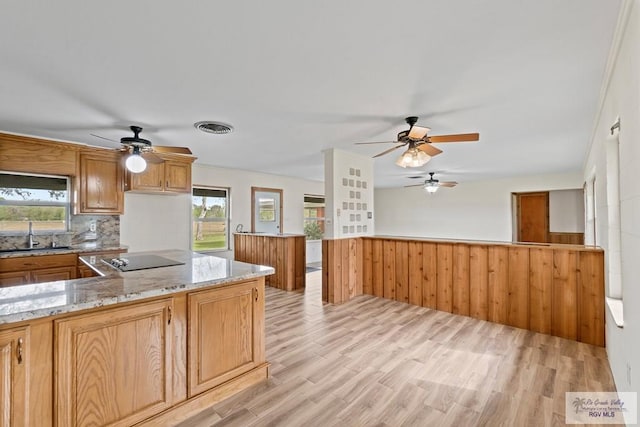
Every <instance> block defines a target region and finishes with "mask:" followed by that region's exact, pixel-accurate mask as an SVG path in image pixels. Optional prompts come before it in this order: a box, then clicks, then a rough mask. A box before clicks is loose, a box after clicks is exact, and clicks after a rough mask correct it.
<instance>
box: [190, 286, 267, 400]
mask: <svg viewBox="0 0 640 427" xmlns="http://www.w3.org/2000/svg"><path fill="white" fill-rule="evenodd" d="M263 319H264V285H263V284H262V283H261V282H259V281H249V282H246V283H243V284H238V285H235V286H233V287H226V288H221V289H211V290H207V291H202V292H196V293H192V294H189V331H188V343H189V344H188V346H189V347H188V348H189V351H188V355H189V363H188V366H189V368H188V375H189V397H192V396H194V395H196V394H198V393H201V392H204V391H206V390H209V389H211V388H213V387H215V386H217V385H220V384H222V383H224V382H225V381H228V380H230V379H232V378H235V377H237V376H239V375H241V374H243V373H245V372H248V371H250V370H251V369H253V368H255V367H256V366H258V365H260V364H263V363H265V350H264V340H263V337H264V320H263Z"/></svg>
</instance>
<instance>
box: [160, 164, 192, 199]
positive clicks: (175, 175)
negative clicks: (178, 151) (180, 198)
mask: <svg viewBox="0 0 640 427" xmlns="http://www.w3.org/2000/svg"><path fill="white" fill-rule="evenodd" d="M164 174H165V185H164V189H165V190H166V191H172V192H176V193H191V163H186V162H175V161H171V160H167V161H165V162H164Z"/></svg>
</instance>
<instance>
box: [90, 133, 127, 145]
mask: <svg viewBox="0 0 640 427" xmlns="http://www.w3.org/2000/svg"><path fill="white" fill-rule="evenodd" d="M89 135H91V136H95V137H96V138H100V139H105V140H107V141H111V142H115V143H117V144H120V141H116V140H114V139H111V138H105V137H104V136H100V135H96V134H94V133H90V134H89Z"/></svg>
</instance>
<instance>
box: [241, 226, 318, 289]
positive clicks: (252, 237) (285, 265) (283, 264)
mask: <svg viewBox="0 0 640 427" xmlns="http://www.w3.org/2000/svg"><path fill="white" fill-rule="evenodd" d="M305 239H306V237H305V235H304V234H282V235H275V234H254V233H235V234H234V235H233V256H234V259H235V260H236V261H243V262H248V263H250V264H259V265H268V266H269V267H273V268H274V269H275V270H276V272H275V274H272V275H271V276H266V284H267V285H268V286H271V287H273V288H278V289H282V290H285V291H296V290H299V289H304V287H305V276H306V255H305V251H306V240H305Z"/></svg>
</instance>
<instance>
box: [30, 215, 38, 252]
mask: <svg viewBox="0 0 640 427" xmlns="http://www.w3.org/2000/svg"><path fill="white" fill-rule="evenodd" d="M39 244H40V242H38V241H36V240H34V238H33V222H32V221H29V249H33V247H34V246H38V245H39Z"/></svg>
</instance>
